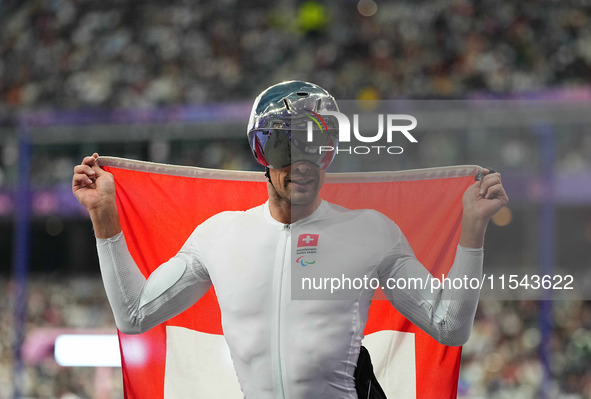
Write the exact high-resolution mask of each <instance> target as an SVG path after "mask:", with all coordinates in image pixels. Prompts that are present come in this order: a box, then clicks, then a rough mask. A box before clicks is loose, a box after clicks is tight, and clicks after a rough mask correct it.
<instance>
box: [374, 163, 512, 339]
mask: <svg viewBox="0 0 591 399" xmlns="http://www.w3.org/2000/svg"><path fill="white" fill-rule="evenodd" d="M508 201H509V199H508V197H507V195H506V193H505V190H504V188H503V185H502V183H501V176H500V174H499V173H490V172H489V171H488V170H485V176H484V178H483V180H482V181H481V182H476V183H474V184H472V185H471V186H470V187H468V189H467V190H466V192H465V193H464V196H463V199H462V205H463V214H462V233H461V236H460V242H459V246H458V248H457V250H456V256H455V259H454V263H453V265H452V268H451V269H450V271H449V273H448V274H447V275H446V280H444V281H443V283H442V282H441V281H440V280H436V279H435V278H434V277H433V276H432V275H431V274H430V273H429V272H428V271H427V269H425V267H424V266H423V265H421V263H419V262H418V261H417V260H416V258H415V257H414V254H413V252H412V249H411V248H410V245H409V244H408V242H407V241H406V238H405V237H404V235H403V234H402V233H401V232H400V237H399V242H398V243H397V246H396V248H397V249H396V250H395V251H394V253H393V254H392V258H396V260H395V261H394V262H393V268H391V269H386V272H385V275H384V274H382V275H381V276H380V277H381V278H382V279H383V280H384V281H385V283H387V279H391V281H396V280H397V279H403V280H404V281H405V282H407V283H411V282H413V287H412V289H410V288H407V289H391V290H387V291H386V295H387V296H388V298H389V299H390V301H391V302H392V303H393V304H394V306H396V308H397V309H398V310H399V311H400V312H401V313H402V314H403V315H404V316H405V317H407V318H408V319H409V320H410V321H412V322H413V323H414V324H416V325H417V326H419V327H420V328H421V329H423V330H424V331H426V332H427V333H428V334H430V335H431V336H432V337H433V338H435V339H436V340H438V341H439V342H441V343H443V344H446V345H454V346H458V345H463V344H464V343H465V342H466V341H467V340H468V338H469V337H470V333H471V331H472V324H473V322H474V315H475V314H476V308H477V306H478V299H479V297H480V290H479V288H472V287H474V285H470V284H469V282H480V281H481V278H482V265H483V252H484V251H483V245H484V234H485V232H486V227H487V225H488V222H489V220H490V218H491V217H492V216H493V215H494V214H495V213H497V212H498V211H499V210H500V209H501V208H502V207H503V206H505V205H507V203H508ZM386 263H388V261H386ZM391 264H392V263H391ZM439 277H440V276H439ZM444 283H447V284H444ZM453 283H456V284H455V285H454V284H453ZM406 286H407V287H408V284H407V285H406Z"/></svg>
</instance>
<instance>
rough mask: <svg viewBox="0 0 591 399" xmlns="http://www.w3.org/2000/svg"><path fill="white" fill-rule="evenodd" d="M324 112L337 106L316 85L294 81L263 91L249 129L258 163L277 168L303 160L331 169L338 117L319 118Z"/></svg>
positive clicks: (248, 132)
mask: <svg viewBox="0 0 591 399" xmlns="http://www.w3.org/2000/svg"><path fill="white" fill-rule="evenodd" d="M322 111H338V107H337V104H336V101H335V99H334V98H333V97H332V96H331V95H330V94H329V93H328V92H327V91H326V90H324V89H323V88H321V87H320V86H317V85H315V84H313V83H307V82H302V81H297V80H294V81H289V82H282V83H279V84H276V85H274V86H271V87H269V88H268V89H267V90H265V91H263V92H262V93H261V94H260V95H259V96H258V97H257V99H256V100H255V102H254V105H253V108H252V112H251V115H250V120H249V122H248V127H247V136H248V143H249V144H250V148H251V149H252V152H253V155H254V157H255V158H256V160H257V161H258V162H259V163H260V164H261V165H263V166H269V167H271V168H275V169H280V168H283V167H285V166H287V165H290V164H291V163H292V162H297V161H301V160H304V161H309V162H312V163H314V164H316V165H318V166H319V167H321V168H326V167H328V165H329V164H330V163H331V162H332V160H333V158H334V154H335V153H336V148H337V145H338V124H337V121H336V118H333V117H327V116H321V115H319V113H321V112H322ZM308 130H310V131H311V133H312V134H311V136H312V137H311V139H312V140H309V138H310V137H308Z"/></svg>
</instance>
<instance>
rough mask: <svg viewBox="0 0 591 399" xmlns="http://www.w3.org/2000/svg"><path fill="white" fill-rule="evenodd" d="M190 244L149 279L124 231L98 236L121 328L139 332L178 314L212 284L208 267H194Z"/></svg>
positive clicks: (105, 280) (103, 269)
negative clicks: (137, 260) (133, 256)
mask: <svg viewBox="0 0 591 399" xmlns="http://www.w3.org/2000/svg"><path fill="white" fill-rule="evenodd" d="M189 247H190V244H189V243H187V244H185V246H184V247H183V249H182V250H181V251H180V252H179V253H178V254H177V255H176V256H175V257H173V258H171V259H170V260H169V261H168V262H166V263H163V264H162V265H160V266H159V267H158V268H157V269H156V270H155V271H154V272H153V273H152V274H151V275H150V276H149V278H148V279H146V278H145V277H144V276H143V274H142V273H141V272H140V270H139V269H138V267H137V265H136V263H135V261H134V260H133V258H132V257H131V254H130V253H129V250H128V248H127V243H126V241H125V237H124V236H123V234H122V233H119V234H117V235H115V236H114V237H111V238H107V239H97V252H98V257H99V263H100V268H101V274H102V278H103V283H104V285H105V291H106V293H107V298H108V300H109V303H110V305H111V308H112V310H113V315H114V316H115V322H116V324H117V328H119V330H120V331H122V332H123V333H125V334H138V333H142V332H145V331H147V330H149V329H150V328H152V327H154V326H156V325H158V324H160V323H162V322H164V321H166V320H168V319H170V318H171V317H174V316H176V315H177V314H179V313H181V312H182V311H184V310H186V309H187V308H189V307H190V306H191V305H193V304H194V303H195V302H196V301H197V300H199V298H201V297H202V296H203V294H205V293H206V292H207V291H208V290H209V288H210V287H211V282H210V280H209V277H208V275H207V273H206V272H205V271H204V270H198V271H195V267H190V266H191V264H190V262H191V258H190V254H189V253H188V252H189V249H188V248H189Z"/></svg>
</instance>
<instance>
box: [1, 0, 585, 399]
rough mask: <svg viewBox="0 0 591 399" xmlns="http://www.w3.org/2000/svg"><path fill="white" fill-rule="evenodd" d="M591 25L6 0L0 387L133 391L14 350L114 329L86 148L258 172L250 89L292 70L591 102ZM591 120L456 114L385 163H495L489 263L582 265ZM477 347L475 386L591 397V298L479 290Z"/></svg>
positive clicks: (449, 13) (103, 374) (577, 16)
mask: <svg viewBox="0 0 591 399" xmlns="http://www.w3.org/2000/svg"><path fill="white" fill-rule="evenodd" d="M590 22H591V1H588V0H580V1H541V0H540V1H537V0H528V1H520V2H502V1H494V0H472V1H468V0H457V1H454V0H436V1H430V2H427V1H399V2H395V3H386V2H377V3H374V2H373V1H371V0H361V1H339V2H336V1H335V2H328V3H326V4H325V3H321V2H313V1H305V2H303V1H295V0H284V1H277V2H272V3H268V2H261V1H249V2H238V1H237V0H223V1H219V2H205V1H199V2H197V1H195V2H190V1H169V2H157V1H144V2H136V1H125V0H119V1H116V0H107V1H93V0H78V1H74V0H54V1H51V0H35V1H33V0H27V1H8V0H2V1H0V26H2V28H1V29H0V54H1V57H0V237H1V239H0V254H1V256H0V271H1V279H0V295H1V302H0V307H1V310H2V318H1V319H0V355H1V356H0V398H11V397H21V398H60V399H74V398H118V397H121V396H122V393H121V376H120V372H119V371H118V369H116V368H90V367H61V366H59V365H57V363H56V362H55V360H54V358H53V352H52V350H53V347H52V345H51V343H49V344H47V343H45V345H41V344H39V345H38V347H36V348H37V350H36V351H34V354H33V355H31V353H30V352H26V351H19V350H18V348H19V347H21V345H20V340H19V337H22V338H26V339H28V341H27V340H25V344H30V343H31V342H37V341H36V340H39V342H41V341H43V339H41V338H39V337H41V336H43V337H45V336H46V335H44V334H45V333H48V332H52V331H56V329H57V330H63V329H84V330H101V331H103V330H104V331H113V330H114V322H113V319H112V316H111V313H110V310H109V308H108V304H107V301H106V298H105V295H104V291H103V288H102V286H101V283H100V279H99V274H98V267H97V259H96V255H95V249H94V240H93V236H92V230H91V225H90V223H89V220H88V217H87V215H86V213H85V212H84V210H82V209H80V207H79V206H78V205H77V203H76V200H75V199H74V198H73V196H72V195H71V189H70V184H71V176H72V169H73V166H74V165H75V164H77V163H79V161H80V160H81V159H82V157H83V156H84V155H88V154H90V153H92V152H95V151H96V152H99V153H100V154H103V155H113V156H124V157H129V158H134V159H143V160H151V161H156V162H168V163H175V164H182V165H196V166H202V167H213V168H228V169H243V170H259V167H258V166H257V165H256V164H255V163H254V161H253V159H252V157H251V155H250V153H249V151H248V146H247V144H246V142H245V140H244V130H245V129H244V127H245V125H246V121H247V118H248V112H249V107H250V102H251V101H252V99H253V98H254V96H256V94H258V93H259V92H260V91H261V90H262V89H263V88H265V87H267V86H269V85H271V84H274V83H276V82H278V81H282V80H286V79H294V78H295V79H302V80H309V81H313V82H316V83H318V84H320V85H321V86H323V87H325V88H326V89H328V90H329V91H330V92H331V93H333V94H334V95H335V97H336V98H337V99H340V98H341V99H367V100H371V99H396V98H405V99H441V100H443V101H445V100H451V99H482V98H498V99H515V98H520V99H529V100H539V99H545V100H548V99H551V100H557V101H560V102H561V103H569V104H588V102H589V100H591V86H590V84H591V28H590V26H591V23H590ZM573 118H574V117H573ZM590 126H591V125H590V124H589V119H588V116H587V115H585V113H584V112H583V113H582V114H580V113H579V114H577V116H576V118H574V119H572V120H569V123H565V124H564V126H563V127H562V128H561V130H560V131H559V132H556V131H550V132H547V131H546V132H540V131H537V130H536V129H535V128H531V129H524V128H523V126H522V125H519V127H512V126H511V123H510V122H507V124H505V125H504V126H501V127H496V128H494V129H493V128H480V129H468V128H461V127H457V126H455V127H453V128H451V127H450V128H449V129H444V132H442V133H440V134H434V135H433V137H430V138H428V139H427V138H425V139H424V140H422V141H421V148H420V150H418V151H417V152H416V154H413V155H414V156H413V157H398V158H394V159H392V160H391V164H390V165H388V167H390V168H391V169H400V168H413V167H428V166H443V165H452V164H472V163H475V164H481V165H491V166H494V167H495V168H496V169H498V170H501V171H502V172H503V176H504V180H505V182H506V184H507V186H508V191H509V195H510V196H511V200H512V201H511V204H510V205H509V211H505V212H504V218H499V219H497V220H496V221H495V223H494V224H493V225H491V227H490V228H489V232H488V236H487V255H486V267H492V268H494V267H500V268H514V269H516V270H519V268H523V269H527V268H528V267H535V268H541V269H543V268H544V267H546V268H548V267H549V268H550V269H547V270H552V269H553V270H561V267H562V266H568V268H569V270H580V273H581V274H580V275H581V276H583V278H585V276H588V274H585V273H586V269H588V268H589V260H590V250H589V248H590V247H591V245H590V241H591V193H590V192H589V189H585V187H591V181H590V179H589V177H588V176H589V173H588V172H589V170H590V169H591V134H590V133H591V131H590V129H591V127H590ZM483 143H484V144H483ZM338 168H339V166H338V165H337V166H336V170H338ZM531 182H534V183H535V184H531ZM557 182H559V183H560V184H561V186H560V187H561V190H562V191H561V193H560V195H547V193H548V192H550V191H548V190H552V187H554V185H553V184H554V183H557ZM19 237H20V238H19ZM23 237H24V239H23ZM27 238H28V240H27ZM23 243H24V244H23ZM27 243H28V245H27ZM25 272H26V273H25ZM577 276H579V275H577ZM25 282H26V284H24V283H25ZM23 288H26V291H23V290H22V289H23ZM583 299H584V298H583ZM19 304H20V305H22V306H24V307H21V306H19ZM39 333H41V334H40V335H35V334H39ZM463 357H464V358H463V362H462V371H461V377H460V388H459V396H460V397H465V398H508V397H511V398H539V397H547V398H559V397H560V398H573V399H575V398H577V399H578V398H591V371H590V369H591V367H589V365H590V364H591V303H590V302H589V301H584V300H555V301H552V302H544V301H535V300H531V301H525V300H515V301H511V300H502V301H501V300H483V301H481V304H480V307H479V311H478V314H477V318H476V322H475V326H474V331H473V334H472V337H471V338H470V341H469V342H468V344H467V345H466V346H465V348H464V355H463Z"/></svg>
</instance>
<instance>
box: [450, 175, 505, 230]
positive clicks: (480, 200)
mask: <svg viewBox="0 0 591 399" xmlns="http://www.w3.org/2000/svg"><path fill="white" fill-rule="evenodd" d="M483 173H484V178H483V179H482V180H481V181H477V182H475V183H474V184H472V185H471V186H470V187H468V189H467V190H466V192H465V193H464V197H463V199H462V204H463V206H464V216H469V217H473V218H476V219H479V220H482V221H486V222H488V221H489V220H490V218H492V217H493V216H494V215H495V214H496V213H497V212H498V211H499V210H501V208H503V207H504V206H507V204H508V203H509V197H508V196H507V193H506V192H505V188H504V187H503V182H502V181H501V174H500V173H498V172H492V173H491V171H490V170H488V169H484V170H483Z"/></svg>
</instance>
